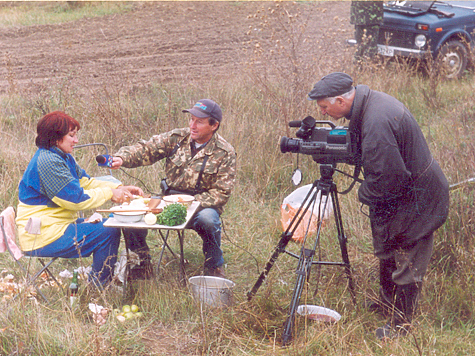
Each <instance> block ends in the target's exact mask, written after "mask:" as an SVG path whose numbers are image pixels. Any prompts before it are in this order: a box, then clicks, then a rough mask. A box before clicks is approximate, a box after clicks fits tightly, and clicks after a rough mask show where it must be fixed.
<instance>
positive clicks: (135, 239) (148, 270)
mask: <svg viewBox="0 0 475 356" xmlns="http://www.w3.org/2000/svg"><path fill="white" fill-rule="evenodd" d="M123 232H124V238H125V239H126V240H127V245H128V247H129V249H130V251H133V252H135V253H136V254H138V255H139V259H140V264H138V265H136V266H134V267H132V268H131V269H130V271H129V276H128V279H129V280H137V279H151V278H153V265H152V258H151V256H150V248H149V247H148V245H147V239H146V238H147V230H146V229H124V230H123Z"/></svg>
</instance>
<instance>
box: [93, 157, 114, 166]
mask: <svg viewBox="0 0 475 356" xmlns="http://www.w3.org/2000/svg"><path fill="white" fill-rule="evenodd" d="M96 162H97V164H98V165H99V166H101V167H109V168H111V167H112V156H110V155H98V156H96Z"/></svg>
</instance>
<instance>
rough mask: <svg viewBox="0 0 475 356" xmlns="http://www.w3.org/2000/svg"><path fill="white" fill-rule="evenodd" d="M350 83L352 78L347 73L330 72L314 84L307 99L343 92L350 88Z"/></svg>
mask: <svg viewBox="0 0 475 356" xmlns="http://www.w3.org/2000/svg"><path fill="white" fill-rule="evenodd" d="M352 85H353V78H351V77H350V76H349V75H348V74H346V73H341V72H335V73H331V74H328V75H326V76H324V77H323V78H322V79H320V81H318V82H317V84H315V85H314V87H313V89H312V91H311V92H310V93H308V98H307V99H308V100H318V99H323V98H331V97H334V96H338V95H341V94H345V93H347V92H349V91H350V90H351V88H352V87H353V86H352Z"/></svg>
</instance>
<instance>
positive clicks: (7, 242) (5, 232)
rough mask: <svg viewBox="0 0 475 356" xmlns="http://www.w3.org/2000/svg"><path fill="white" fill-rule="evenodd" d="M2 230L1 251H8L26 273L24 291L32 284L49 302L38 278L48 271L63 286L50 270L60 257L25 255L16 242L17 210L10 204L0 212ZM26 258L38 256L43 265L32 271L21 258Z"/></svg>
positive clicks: (0, 229)
mask: <svg viewBox="0 0 475 356" xmlns="http://www.w3.org/2000/svg"><path fill="white" fill-rule="evenodd" d="M0 232H1V234H2V239H1V240H0V252H5V251H8V252H9V253H10V255H11V257H12V258H13V260H14V261H15V262H16V264H17V265H18V266H19V267H20V269H21V270H22V272H23V273H24V274H25V280H26V284H25V287H24V291H27V290H28V289H29V287H30V286H33V287H35V289H36V291H37V292H38V294H39V295H40V296H41V298H43V300H44V301H45V302H46V303H49V300H48V298H46V296H45V295H44V294H43V292H42V291H41V290H40V288H39V286H38V278H40V276H41V275H42V274H43V273H47V274H48V276H49V277H51V278H52V279H53V281H54V282H55V283H56V284H57V285H58V287H59V288H62V286H61V284H60V283H59V282H58V280H57V279H56V278H55V277H54V275H53V273H52V272H51V271H50V269H49V267H50V266H51V264H52V263H53V262H54V261H56V260H57V259H58V257H51V258H42V257H26V256H24V255H23V252H22V251H21V250H20V248H18V245H17V244H16V242H15V241H16V240H17V239H16V236H17V234H16V224H15V210H14V209H13V207H11V206H9V207H8V208H6V209H5V210H4V211H2V213H1V214H0ZM22 257H24V258H36V259H38V261H39V262H40V264H41V265H42V267H41V268H40V269H39V270H38V271H37V272H36V273H30V271H29V266H28V268H27V267H25V266H24V265H23V264H22V262H21V261H20V259H21V258H22ZM20 294H21V292H20V293H18V294H16V295H15V296H14V297H13V299H15V298H16V297H18V296H19V295H20Z"/></svg>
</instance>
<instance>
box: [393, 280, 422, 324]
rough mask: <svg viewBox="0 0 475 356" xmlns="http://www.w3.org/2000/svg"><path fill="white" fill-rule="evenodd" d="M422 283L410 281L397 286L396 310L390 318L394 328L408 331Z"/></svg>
mask: <svg viewBox="0 0 475 356" xmlns="http://www.w3.org/2000/svg"><path fill="white" fill-rule="evenodd" d="M421 287H422V283H411V284H406V285H402V286H398V287H397V290H396V304H395V305H396V308H395V309H396V310H395V313H394V315H393V318H392V325H393V327H395V328H404V329H406V330H407V331H409V328H410V326H411V323H412V319H413V316H414V313H415V311H416V309H417V302H418V301H419V294H420V290H421Z"/></svg>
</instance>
